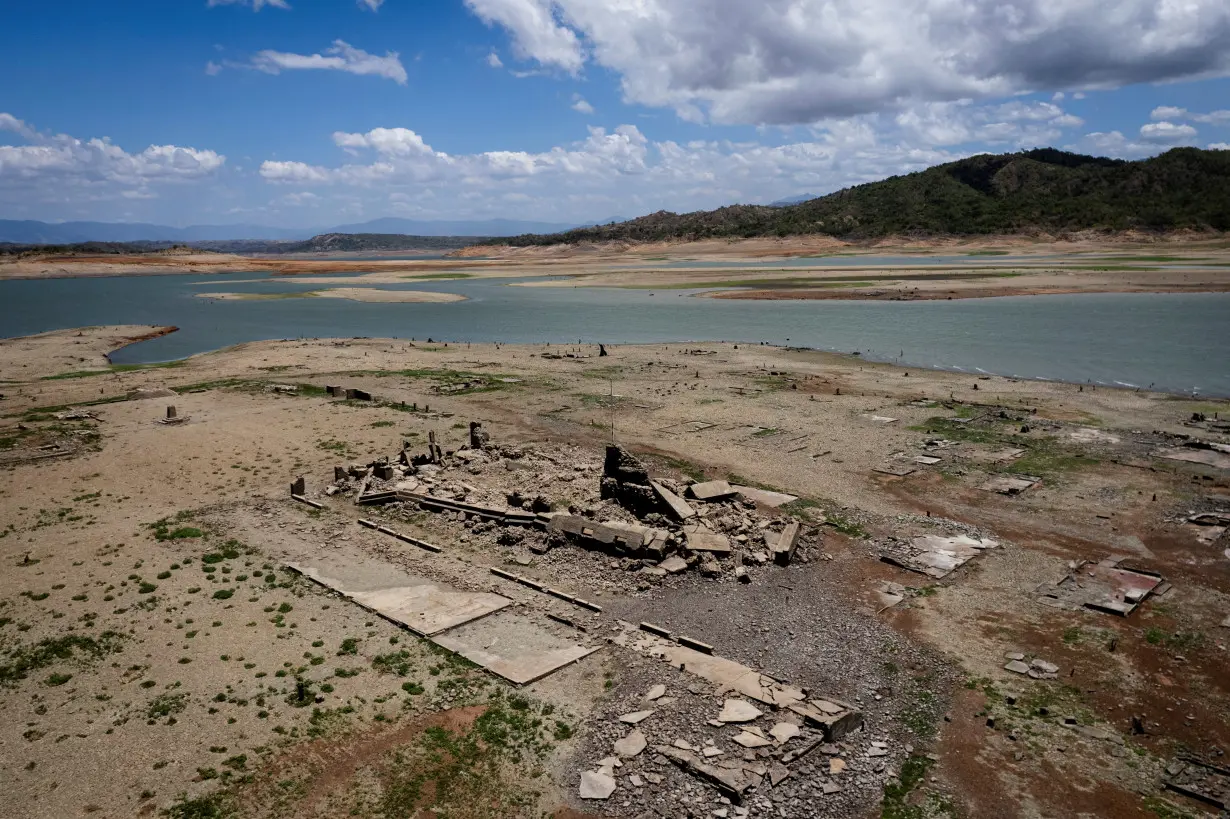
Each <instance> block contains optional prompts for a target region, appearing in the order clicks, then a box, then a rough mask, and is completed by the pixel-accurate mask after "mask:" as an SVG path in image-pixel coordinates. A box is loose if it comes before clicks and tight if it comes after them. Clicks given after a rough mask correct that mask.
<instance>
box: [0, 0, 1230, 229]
mask: <svg viewBox="0 0 1230 819" xmlns="http://www.w3.org/2000/svg"><path fill="white" fill-rule="evenodd" d="M0 27H2V28H3V30H4V31H6V32H8V33H9V35H10V36H9V37H8V38H6V47H5V49H3V50H2V51H0V72H2V76H4V77H6V78H8V79H7V81H6V82H4V83H2V84H0V218H13V219H23V218H29V219H43V220H47V221H60V220H73V219H98V220H104V221H155V222H160V223H168V224H178V225H183V224H191V223H225V222H248V223H258V224H269V225H281V226H295V227H300V226H322V227H323V226H328V225H330V224H336V223H339V222H352V221H361V220H365V219H370V218H376V217H381V216H405V217H411V218H420V219H421V218H449V219H453V218H491V217H507V218H527V219H540V220H549V221H559V222H581V221H587V220H598V219H604V218H608V217H612V216H636V215H640V214H643V213H647V212H651V211H654V210H658V209H668V210H676V211H683V210H695V209H700V208H711V207H716V206H720V205H723V204H729V203H732V202H769V201H773V200H774V199H778V198H782V197H786V196H793V195H797V194H799V193H803V192H812V193H826V192H829V191H832V190H836V189H839V188H841V187H845V186H847V185H850V184H855V183H859V182H864V181H870V180H873V179H878V178H882V177H884V176H887V175H891V174H896V173H905V172H909V171H913V170H918V169H921V168H923V167H927V166H929V165H932V164H936V163H938V162H943V161H948V160H951V159H954V158H957V157H961V156H966V155H969V154H971V153H979V152H985V151H991V152H1001V151H1009V150H1016V149H1019V148H1030V147H1035V146H1041V145H1052V146H1056V147H1062V148H1069V149H1072V150H1078V151H1082V152H1087V153H1095V154H1101V155H1111V156H1119V157H1124V158H1140V157H1144V156H1149V155H1152V154H1155V153H1158V152H1160V151H1163V150H1166V149H1168V148H1170V147H1174V146H1176V145H1196V146H1199V147H1217V148H1222V147H1224V146H1226V145H1227V144H1230V110H1227V109H1230V80H1227V79H1226V77H1227V76H1228V75H1230V4H1227V3H1225V2H1224V0H1189V2H1187V3H1185V4H1182V5H1181V7H1180V4H1175V3H1171V2H1166V0H1117V2H1116V3H1115V4H1111V5H1107V4H1105V3H1101V2H1093V0H1065V2H1064V3H1062V4H1055V3H1053V2H1048V0H1011V2H1006V3H1005V2H996V3H994V4H992V3H988V2H985V0H828V2H824V3H821V2H817V0H758V2H756V3H751V2H747V0H212V2H211V0H140V2H138V1H136V0H127V1H126V0H104V1H102V2H100V0H61V2H57V3H54V4H52V3H20V4H19V3H7V4H5V5H4V7H3V8H2V9H0Z"/></svg>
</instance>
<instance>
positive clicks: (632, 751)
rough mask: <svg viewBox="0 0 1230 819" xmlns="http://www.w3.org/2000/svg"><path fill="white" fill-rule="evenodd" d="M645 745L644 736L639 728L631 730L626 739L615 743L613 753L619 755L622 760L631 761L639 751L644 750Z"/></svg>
mask: <svg viewBox="0 0 1230 819" xmlns="http://www.w3.org/2000/svg"><path fill="white" fill-rule="evenodd" d="M647 744H648V743H647V741H646V740H645V735H644V734H643V733H641V731H640V729H639V728H636V729H633V730H632V732H631V733H629V734H628V735H627V736H626V737H624V738H623V739H621V740H619V741H617V742H616V743H615V753H617V754H619V755H620V756H621V757H623V758H624V759H631V758H632V757H634V756H636V755H637V754H639V753H640V752H641V751H643V750H645V746H646V745H647Z"/></svg>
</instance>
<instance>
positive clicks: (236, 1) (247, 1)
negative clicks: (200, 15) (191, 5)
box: [205, 0, 290, 11]
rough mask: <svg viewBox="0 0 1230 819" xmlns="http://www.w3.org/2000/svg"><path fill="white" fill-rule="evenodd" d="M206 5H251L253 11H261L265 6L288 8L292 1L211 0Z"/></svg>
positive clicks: (211, 6) (210, 6)
mask: <svg viewBox="0 0 1230 819" xmlns="http://www.w3.org/2000/svg"><path fill="white" fill-rule="evenodd" d="M205 5H207V6H208V7H209V8H213V7H214V6H236V5H238V6H251V7H252V10H253V11H260V10H261V8H263V7H264V6H273V7H274V8H275V9H288V8H290V3H287V2H286V0H209V1H208V2H207V3H206V4H205Z"/></svg>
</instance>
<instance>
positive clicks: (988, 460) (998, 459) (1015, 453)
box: [961, 447, 1025, 464]
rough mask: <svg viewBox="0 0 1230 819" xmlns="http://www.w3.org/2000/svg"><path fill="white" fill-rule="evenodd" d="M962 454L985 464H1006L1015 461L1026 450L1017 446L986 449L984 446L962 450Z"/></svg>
mask: <svg viewBox="0 0 1230 819" xmlns="http://www.w3.org/2000/svg"><path fill="white" fill-rule="evenodd" d="M961 454H962V456H964V457H965V458H967V459H969V460H971V461H977V462H978V463H984V464H1006V463H1008V462H1009V461H1015V460H1016V459H1017V458H1019V457H1021V456H1022V455H1024V454H1025V450H1023V449H1019V448H1016V447H1009V448H1007V449H984V448H983V447H969V448H967V449H965V450H963V451H962V452H961Z"/></svg>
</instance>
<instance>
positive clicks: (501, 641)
mask: <svg viewBox="0 0 1230 819" xmlns="http://www.w3.org/2000/svg"><path fill="white" fill-rule="evenodd" d="M432 642H434V643H435V644H436V645H438V646H441V647H442V648H446V649H448V650H449V651H452V652H454V653H456V654H460V655H461V656H462V657H465V658H466V659H467V660H469V661H470V662H472V663H477V664H478V665H481V666H482V667H483V668H485V669H487V670H488V671H490V672H492V673H493V674H497V675H499V676H501V677H503V678H504V679H506V680H508V681H509V682H511V683H515V684H517V685H525V684H527V683H532V682H534V681H535V680H540V679H542V678H543V677H545V676H547V675H548V674H550V673H552V672H553V671H558V670H559V669H561V668H563V667H564V666H566V665H571V664H572V663H575V662H576V661H577V660H580V659H581V658H583V657H587V656H589V655H590V654H593V653H594V652H595V651H597V650H598V649H597V647H592V648H591V647H588V646H581V645H577V644H576V643H573V642H571V641H570V640H566V639H564V638H562V637H557V636H556V635H554V634H552V633H551V632H550V631H548V630H547V628H546V627H545V626H540V625H538V624H537V623H535V622H534V621H533V620H531V619H529V618H528V617H521V616H519V615H515V614H512V613H511V612H509V613H505V614H501V615H497V616H495V617H487V618H484V619H482V620H477V621H474V622H471V623H467V624H466V625H463V626H459V627H457V628H455V629H452V630H450V631H449V632H448V633H446V634H440V635H437V636H436V637H433V638H432Z"/></svg>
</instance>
